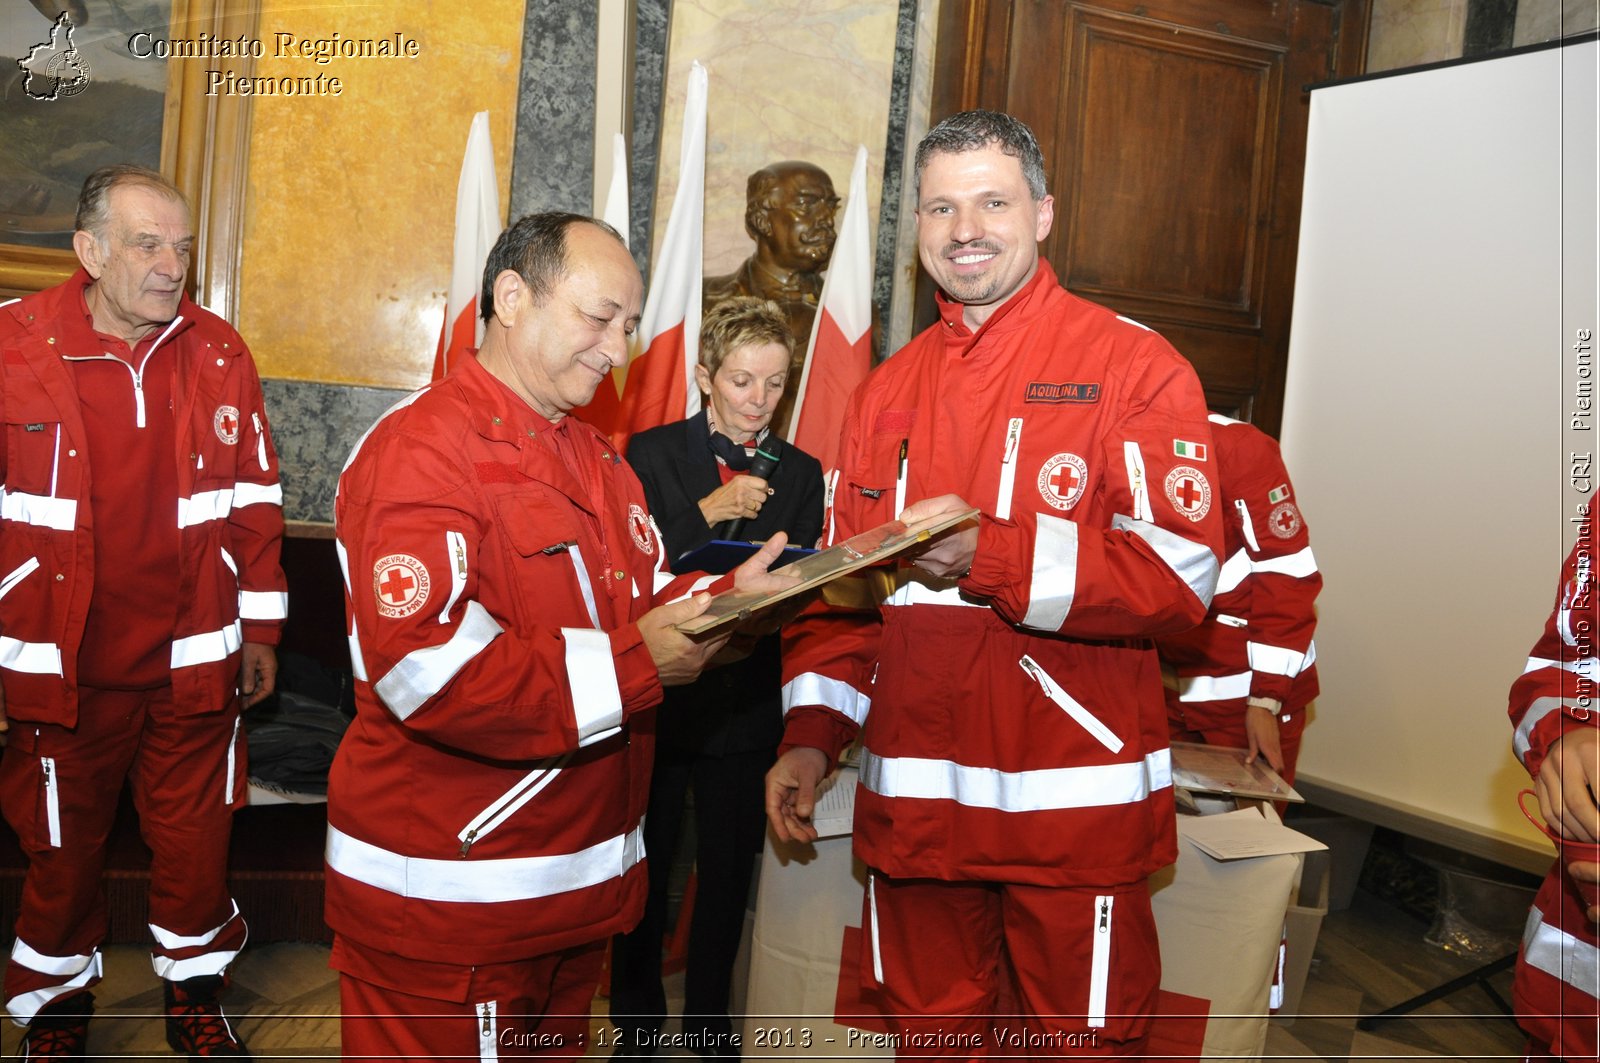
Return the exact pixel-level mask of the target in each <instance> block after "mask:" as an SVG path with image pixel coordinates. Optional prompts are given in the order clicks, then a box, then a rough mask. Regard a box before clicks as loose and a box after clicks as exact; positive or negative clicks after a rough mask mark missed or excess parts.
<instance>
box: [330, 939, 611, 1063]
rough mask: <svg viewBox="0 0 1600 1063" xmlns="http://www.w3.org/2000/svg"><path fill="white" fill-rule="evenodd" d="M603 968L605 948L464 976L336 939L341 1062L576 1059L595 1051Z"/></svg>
mask: <svg viewBox="0 0 1600 1063" xmlns="http://www.w3.org/2000/svg"><path fill="white" fill-rule="evenodd" d="M604 963H605V942H603V941H596V942H591V943H589V944H586V945H577V946H574V947H573V948H570V949H563V950H562V951H560V952H554V953H550V954H548V955H545V956H535V957H533V958H531V959H527V960H521V961H518V962H515V963H487V964H477V965H475V966H471V967H458V966H455V965H453V964H445V963H430V962H428V961H426V960H413V959H408V958H405V957H400V956H393V955H390V954H388V953H383V952H378V951H376V950H373V949H367V948H363V947H362V946H360V945H357V944H355V943H354V942H352V941H350V940H349V939H348V938H345V937H343V936H341V935H335V937H334V942H333V957H332V959H331V961H330V965H331V966H332V967H333V968H334V970H336V971H338V972H339V1005H340V1010H341V1011H342V1012H343V1018H342V1019H341V1021H340V1027H339V1032H340V1040H341V1047H342V1051H343V1053H344V1058H346V1059H361V1058H382V1059H429V1060H461V1061H463V1063H478V1061H481V1060H486V1059H510V1058H519V1057H522V1056H542V1057H544V1058H547V1059H576V1058H578V1057H579V1056H582V1055H583V1053H584V1049H585V1048H586V1047H587V1046H588V1044H589V1014H590V1007H591V1004H592V1002H593V1000H594V993H595V986H596V985H597V984H598V983H599V980H600V971H601V968H602V967H603V966H604ZM408 990H412V991H420V992H409V991H408ZM396 1019H399V1020H401V1021H398V1022H397V1021H395V1020H396Z"/></svg>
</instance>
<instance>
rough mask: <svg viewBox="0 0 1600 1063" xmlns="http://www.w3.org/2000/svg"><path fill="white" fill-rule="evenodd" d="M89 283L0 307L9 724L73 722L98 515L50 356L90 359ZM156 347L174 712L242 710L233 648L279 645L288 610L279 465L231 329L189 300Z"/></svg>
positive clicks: (1, 576)
mask: <svg viewBox="0 0 1600 1063" xmlns="http://www.w3.org/2000/svg"><path fill="white" fill-rule="evenodd" d="M88 283H89V277H88V274H86V273H85V272H83V271H82V270H79V271H78V272H77V273H76V274H74V275H73V276H72V278H71V279H69V280H68V281H67V282H66V283H65V284H62V285H58V286H57V287H54V288H49V289H46V290H45V291H42V292H39V293H37V294H35V295H31V296H28V297H27V298H25V299H20V300H17V301H16V302H13V303H10V304H7V305H6V306H4V307H0V371H3V372H4V376H5V381H4V389H3V392H0V414H3V417H4V424H5V438H4V441H3V443H0V485H3V491H4V495H3V498H0V669H4V672H3V673H0V683H3V684H4V688H5V695H6V713H7V715H9V716H10V717H11V718H12V719H13V720H21V721H34V722H40V723H52V724H59V725H61V726H64V727H72V726H74V725H75V724H76V723H77V719H78V698H77V661H78V647H79V642H80V640H81V639H82V637H83V629H84V621H85V618H86V617H87V616H88V613H89V601H90V598H91V596H92V595H93V593H94V586H93V583H94V558H93V552H94V533H93V521H94V514H92V513H90V512H89V507H88V505H87V502H86V500H87V499H88V497H89V482H90V477H91V476H92V475H93V470H91V469H90V468H89V462H88V450H87V448H86V446H85V444H84V428H83V420H82V417H81V415H80V411H79V406H78V401H77V394H76V392H75V391H74V389H73V383H72V377H71V374H70V373H69V372H68V370H67V367H66V366H64V365H63V364H62V361H61V359H62V357H64V356H87V357H93V356H94V355H96V354H98V353H100V351H99V350H98V349H97V348H96V347H95V342H96V341H95V339H94V333H93V331H92V330H91V329H89V328H88V326H87V324H86V322H85V320H84V317H83V303H82V299H83V296H82V292H83V289H84V287H85V286H86V285H87V284H88ZM156 342H157V344H158V345H167V346H170V347H172V348H173V349H174V352H175V354H176V356H177V357H176V359H175V369H174V376H173V383H172V394H173V397H174V400H175V402H176V403H177V409H176V410H175V414H176V428H177V453H176V454H174V455H173V459H174V461H175V462H176V463H177V470H178V497H177V498H175V499H174V500H173V509H172V514H173V519H174V520H175V521H176V522H177V525H178V529H179V569H178V572H177V574H176V577H177V584H176V586H174V587H173V589H172V593H173V596H174V599H175V600H176V602H177V603H178V607H177V614H178V615H177V627H176V629H175V634H176V637H175V638H174V640H173V643H172V694H173V700H174V702H175V704H176V705H177V706H178V711H179V712H181V713H191V714H193V713H206V712H218V711H231V712H237V711H238V710H237V708H236V707H235V706H236V700H235V698H236V695H237V693H238V689H239V657H240V652H239V648H240V645H241V643H242V642H246V641H248V642H262V643H268V644H276V643H277V641H278V633H279V629H280V628H281V626H282V624H283V619H284V617H285V615H286V613H287V604H288V597H287V593H286V591H285V583H284V578H283V572H282V570H281V569H280V568H279V566H278V550H279V546H280V544H281V542H282V537H283V491H282V489H281V488H280V486H279V484H278V455H277V452H276V451H275V450H274V449H273V446H272V438H271V435H270V433H269V431H268V428H267V418H266V412H265V410H264V409H263V406H262V399H261V381H260V379H259V378H258V377H257V376H256V368H255V363H254V361H253V360H252V359H251V357H250V352H249V350H247V349H246V347H245V345H244V341H243V340H242V339H240V338H239V334H238V333H237V332H235V331H234V330H233V329H232V328H231V327H230V326H229V325H228V323H227V322H225V321H223V320H222V319H221V318H219V317H217V316H216V315H214V314H212V313H210V312H209V311H207V310H204V309H202V308H201V307H199V306H197V305H195V304H194V303H193V302H191V301H189V299H187V298H185V299H183V301H182V302H181V303H180V304H179V306H178V317H177V318H176V319H175V320H174V321H173V322H172V323H171V324H169V325H167V326H166V328H165V329H164V330H163V331H162V332H161V333H160V334H159V337H158V339H157V341H156ZM127 533H128V534H130V535H138V534H140V529H138V528H129V529H127ZM139 619H140V618H139V617H138V616H130V617H129V618H128V622H129V623H138V622H139Z"/></svg>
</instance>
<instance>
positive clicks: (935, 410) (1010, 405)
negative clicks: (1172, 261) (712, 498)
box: [784, 262, 1222, 885]
mask: <svg viewBox="0 0 1600 1063" xmlns="http://www.w3.org/2000/svg"><path fill="white" fill-rule="evenodd" d="M940 311H941V314H942V317H943V320H942V321H941V322H940V323H938V324H936V325H934V326H933V327H932V328H930V329H928V330H927V331H925V332H923V333H922V334H921V335H920V336H918V337H917V338H916V339H914V340H913V341H912V342H911V344H910V345H908V346H907V347H906V348H905V349H904V350H902V351H901V352H900V353H898V354H896V355H895V356H894V357H893V358H891V359H889V361H887V362H885V363H884V364H883V365H882V366H880V367H879V368H878V369H877V370H875V371H874V372H873V374H872V375H871V376H870V377H869V378H868V379H867V380H866V381H865V382H864V383H863V384H862V385H861V386H860V387H859V388H858V389H857V391H856V392H855V394H854V395H853V396H852V398H851V402H850V406H849V410H848V412H847V415H846V420H845V427H844V434H843V441H842V443H841V449H840V455H841V457H840V464H839V467H840V476H839V478H838V482H837V484H836V486H835V489H834V491H833V496H832V507H831V511H830V518H831V519H830V528H831V535H832V539H833V541H839V540H842V539H844V538H846V537H848V536H850V535H853V534H855V533H857V532H859V531H862V530H865V529H868V528H871V527H873V526H875V525H877V524H879V523H882V522H883V521H886V520H889V519H891V518H893V517H894V516H895V515H896V514H897V512H898V510H899V508H900V507H901V505H902V504H903V503H909V502H913V501H916V500H918V499H922V498H926V497H930V496H935V495H941V494H945V493H947V492H949V493H955V494H958V495H960V496H961V497H962V498H964V499H966V500H967V501H968V502H970V503H972V504H973V505H975V506H979V507H981V509H982V511H983V519H982V523H981V529H980V532H979V536H978V547H977V555H976V558H975V560H974V561H973V565H972V571H971V572H970V573H969V574H968V575H967V576H966V578H964V579H962V580H961V581H960V582H959V584H957V583H954V582H949V581H939V580H933V579H931V578H927V577H923V576H919V575H918V573H917V570H914V569H911V568H909V567H902V568H900V569H899V570H897V572H896V576H895V589H894V590H893V592H892V593H891V594H889V596H888V597H887V599H886V600H885V601H884V603H883V605H882V607H881V609H879V610H877V611H874V612H870V613H860V612H855V613H851V612H845V611H842V610H837V609H829V608H827V607H825V606H818V607H815V608H813V609H812V610H811V611H809V612H808V613H807V614H806V615H804V616H803V617H802V619H801V620H800V621H799V622H797V623H795V624H793V625H791V626H790V629H788V630H786V641H785V646H784V679H785V707H786V712H787V717H786V720H787V731H786V736H785V742H786V745H787V746H794V745H805V746H814V747H816V748H819V749H823V750H825V751H827V752H828V753H830V754H833V755H837V753H838V752H839V751H840V749H841V748H842V746H843V745H844V744H845V743H846V742H847V741H848V740H849V739H850V738H851V737H852V736H853V734H854V732H855V730H856V728H857V727H862V728H864V729H863V732H862V735H861V737H862V743H863V746H864V749H865V751H864V753H863V757H862V765H861V787H860V788H859V789H858V790H857V796H856V817H855V838H856V847H857V852H858V853H859V854H860V855H861V857H862V859H863V860H865V861H866V862H867V863H868V864H869V865H870V866H872V867H874V868H877V869H879V870H881V871H884V872H886V873H887V874H889V875H900V876H908V877H931V878H941V879H951V880H955V879H975V880H993V881H1011V882H1025V883H1033V884H1040V885H1110V884H1117V883H1125V882H1131V881H1135V880H1138V879H1141V878H1143V877H1144V876H1146V875H1148V874H1149V873H1150V872H1151V871H1154V870H1155V869H1157V868H1159V867H1162V866H1164V865H1166V864H1168V863H1171V862H1172V860H1173V859H1174V858H1175V856H1176V841H1175V832H1174V824H1173V807H1172V789H1171V757H1170V751H1169V749H1168V747H1167V726H1166V711H1165V705H1164V702H1163V699H1162V692H1161V678H1160V670H1159V666H1158V663H1157V660H1156V655H1155V652H1154V650H1153V648H1152V646H1151V643H1150V636H1153V635H1156V634H1160V633H1163V632H1168V631H1176V630H1180V629H1183V628H1186V627H1192V626H1194V625H1195V624H1197V623H1199V622H1200V620H1201V619H1202V618H1203V617H1204V616H1205V612H1206V608H1207V606H1208V604H1209V603H1210V600H1211V595H1212V588H1213V587H1214V585H1215V583H1216V579H1217V570H1218V560H1217V556H1216V555H1217V549H1218V548H1219V547H1220V545H1221V539H1222V536H1221V527H1220V523H1221V522H1220V520H1219V519H1218V512H1217V509H1218V507H1217V505H1216V499H1215V495H1214V488H1213V486H1212V484H1211V475H1210V473H1208V472H1207V471H1206V470H1205V467H1204V466H1203V465H1201V464H1198V463H1195V462H1191V461H1188V460H1186V459H1183V458H1179V457H1177V456H1176V454H1175V452H1174V448H1175V443H1176V442H1182V441H1190V442H1192V443H1197V444H1201V445H1209V444H1210V440H1211V432H1210V428H1209V426H1208V425H1207V423H1206V410H1205V402H1204V399H1203V397H1202V395H1201V391H1200V384H1199V382H1198V380H1196V378H1195V375H1194V370H1193V369H1192V368H1191V367H1190V366H1189V364H1188V363H1187V362H1186V361H1184V360H1183V358H1181V357H1180V356H1179V355H1178V354H1177V353H1176V352H1175V351H1173V350H1172V348H1171V347H1170V346H1168V345H1167V344H1166V343H1165V342H1164V341H1163V340H1162V339H1161V337H1160V336H1158V335H1156V334H1155V333H1154V332H1151V331H1150V330H1149V329H1146V328H1144V327H1143V326H1141V325H1138V324H1136V323H1133V322H1130V321H1127V320H1126V319H1121V318H1118V317H1117V315H1115V314H1114V313H1112V312H1111V311H1109V310H1106V309H1104V308H1102V307H1098V306H1095V305H1093V304H1091V303H1087V302H1084V301H1083V300H1081V299H1078V298H1076V297H1075V296H1072V295H1069V294H1068V293H1067V292H1066V291H1065V290H1064V289H1062V288H1061V287H1060V285H1059V284H1058V283H1057V282H1056V278H1055V274H1054V273H1053V272H1052V271H1051V269H1050V267H1049V266H1048V265H1047V264H1045V263H1042V262H1041V263H1040V266H1039V269H1038V272H1037V274H1036V275H1035V276H1034V277H1033V279H1032V280H1030V281H1029V282H1028V284H1027V285H1026V286H1025V287H1024V288H1023V289H1022V290H1021V291H1020V292H1018V293H1017V294H1016V295H1015V296H1013V297H1012V298H1011V299H1010V300H1009V301H1008V302H1006V303H1005V304H1004V305H1003V306H1001V307H1000V308H998V309H997V310H996V311H995V312H994V314H993V315H992V316H991V317H990V318H989V320H988V321H987V322H986V323H985V324H984V326H983V327H982V328H981V329H979V330H978V332H977V333H976V334H974V333H972V332H970V331H969V330H968V329H967V328H966V326H965V325H964V324H963V322H962V317H961V313H962V307H961V306H959V305H957V304H952V303H948V302H942V303H941V306H940Z"/></svg>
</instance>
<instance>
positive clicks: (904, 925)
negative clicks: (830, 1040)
mask: <svg viewBox="0 0 1600 1063" xmlns="http://www.w3.org/2000/svg"><path fill="white" fill-rule="evenodd" d="M861 926H862V931H861V952H862V954H861V972H862V973H861V978H862V981H863V982H864V983H866V985H867V986H868V987H873V988H876V989H877V991H878V992H879V993H880V994H881V996H882V998H883V1000H884V1003H885V1012H886V1018H887V1020H888V1024H889V1028H890V1030H891V1031H892V1032H893V1033H895V1034H897V1035H899V1036H900V1037H901V1041H900V1043H899V1045H898V1046H897V1047H896V1058H897V1059H902V1060H905V1059H934V1058H955V1059H983V1058H987V1057H990V1056H1011V1057H1018V1056H1043V1057H1048V1058H1052V1059H1089V1058H1099V1057H1105V1056H1122V1055H1140V1054H1142V1053H1143V1051H1144V1045H1145V1038H1146V1035H1147V1033H1148V1031H1149V1023H1150V1015H1151V1014H1152V1013H1153V1012H1154V1011H1155V1001H1156V991H1157V989H1158V987H1159V985H1160V982H1161V956H1160V950H1159V947H1158V945H1157V942H1156V925H1155V918H1154V916H1152V914H1151V911H1150V891H1149V888H1148V887H1147V886H1146V884H1145V883H1143V882H1140V883H1137V884H1135V885H1131V886H1117V887H1110V888H1100V889H1070V888H1066V887H1059V886H1049V887H1047V886H1024V885H1018V884H1015V883H993V882H945V881H938V880H933V879H891V878H889V877H888V876H887V875H884V874H882V873H880V872H876V871H874V872H872V873H871V874H870V876H869V877H868V879H867V894H866V898H865V900H864V901H863V912H862V922H861ZM1001 956H1005V957H1007V958H1008V959H1009V961H1010V968H1011V970H1010V972H1005V971H1002V970H1001V969H1000V963H1001V961H1000V959H999V958H1000V957H1001ZM930 957H937V961H936V962H929V958H930ZM1012 976H1014V977H1015V988H1016V993H1017V996H1018V998H1019V999H1018V1002H1017V1003H1018V1006H1019V1007H1020V1008H1021V1010H1022V1011H1023V1013H1024V1014H1022V1015H1020V1016H1009V1015H997V1014H996V1011H997V1005H998V1003H999V1000H1000V995H1001V989H1002V979H1005V978H1009V977H1012Z"/></svg>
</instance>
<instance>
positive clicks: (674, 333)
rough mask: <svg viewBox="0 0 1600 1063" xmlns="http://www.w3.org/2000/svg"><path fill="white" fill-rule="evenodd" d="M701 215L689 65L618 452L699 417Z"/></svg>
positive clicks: (702, 158)
mask: <svg viewBox="0 0 1600 1063" xmlns="http://www.w3.org/2000/svg"><path fill="white" fill-rule="evenodd" d="M705 215H706V68H705V67H703V66H701V65H700V64H699V63H698V62H696V63H694V64H693V65H692V66H690V68H689V97H688V100H687V101H686V102H685V103H684V107H683V144H682V147H681V149H680V152H679V157H678V191H677V194H676V195H674V196H673V198H672V213H671V214H669V215H668V216H667V232H666V235H665V236H664V237H662V240H661V252H660V254H658V255H657V256H656V261H655V264H654V266H653V267H652V268H651V270H650V293H649V294H648V295H647V296H646V297H645V300H644V315H643V317H641V318H640V321H639V331H638V332H637V333H635V335H634V339H635V348H634V349H635V350H637V351H638V352H640V353H638V354H635V355H634V356H633V359H632V360H631V361H630V362H629V363H628V374H627V377H626V379H625V380H624V382H623V389H622V409H621V411H620V413H619V416H618V418H617V424H616V426H615V428H614V429H613V430H612V432H611V439H612V442H613V443H615V444H616V446H617V449H618V450H624V449H626V448H627V446H628V437H629V436H631V435H633V433H635V432H643V431H644V430H645V429H647V428H654V427H655V426H656V425H661V424H670V423H671V422H673V421H681V420H683V419H684V418H685V417H688V416H690V415H691V414H696V413H699V412H700V389H699V388H697V387H695V385H694V366H695V362H696V361H698V360H699V356H700V282H701V278H702V272H703V270H702V262H701V258H702V254H703V252H702V246H703V244H704V242H705Z"/></svg>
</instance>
